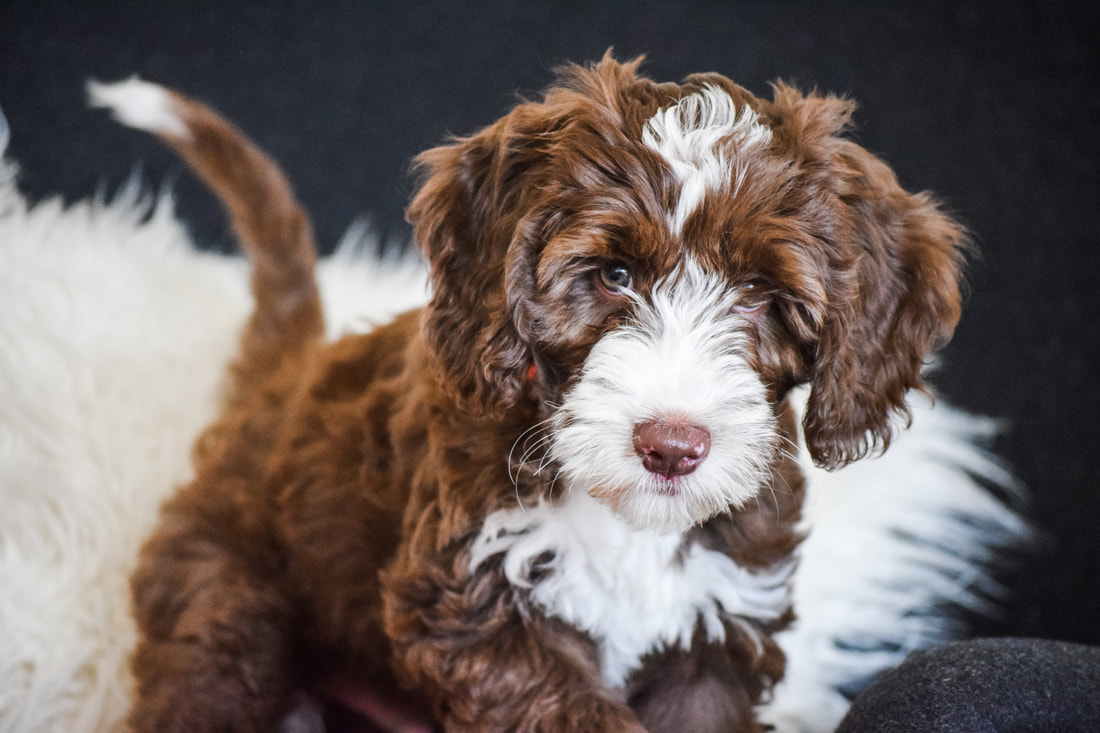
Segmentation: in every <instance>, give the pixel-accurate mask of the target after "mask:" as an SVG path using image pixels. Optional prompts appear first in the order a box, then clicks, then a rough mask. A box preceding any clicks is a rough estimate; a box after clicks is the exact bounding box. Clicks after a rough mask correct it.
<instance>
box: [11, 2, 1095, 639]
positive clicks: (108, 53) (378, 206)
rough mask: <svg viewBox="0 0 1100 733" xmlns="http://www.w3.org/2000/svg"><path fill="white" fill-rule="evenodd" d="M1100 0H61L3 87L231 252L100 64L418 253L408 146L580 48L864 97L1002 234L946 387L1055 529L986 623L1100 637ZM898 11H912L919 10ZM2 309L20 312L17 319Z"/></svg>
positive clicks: (485, 113) (207, 206) (954, 204)
mask: <svg viewBox="0 0 1100 733" xmlns="http://www.w3.org/2000/svg"><path fill="white" fill-rule="evenodd" d="M1095 5H1096V4H1095V3H1034V4H1032V3H1021V2H1004V3H995V4H994V3H990V4H968V3H959V2H940V1H936V2H922V3H907V4H901V3H897V4H893V3H879V2H866V3H841V2H792V3H781V2H741V3H736V2H725V3H721V2H703V1H701V0H694V1H688V2H673V1H672V0H662V1H660V2H631V3H621V4H616V3H611V2H602V1H599V0H596V1H594V2H557V3H535V2H487V3H477V4H474V3H458V2H431V1H427V0H422V1H420V2H374V3H365V2H327V3H322V2H287V1H274V0H269V1H267V2H229V1H222V2H108V1H104V2H46V1H43V0H37V1H32V2H24V1H22V0H17V1H16V2H12V1H11V0H8V2H7V3H4V4H3V5H0V105H2V106H3V109H4V111H5V113H6V114H7V116H8V118H9V121H10V123H11V128H12V130H11V132H12V143H11V148H10V153H11V155H12V156H13V157H14V158H15V159H16V160H17V161H19V163H20V164H21V166H22V169H23V174H22V182H23V186H24V188H25V189H26V190H27V191H28V192H29V193H30V194H31V195H32V196H34V197H42V196H47V195H52V194H55V193H60V194H63V195H64V196H65V197H66V198H68V199H73V198H77V197H83V196H87V195H89V194H91V193H93V192H94V191H96V190H97V189H102V188H105V189H106V190H108V191H110V190H112V189H113V188H115V187H117V186H118V185H119V184H120V183H121V182H123V181H124V180H125V179H126V177H127V176H128V175H129V174H130V173H131V172H132V171H133V170H134V169H135V167H136V166H138V165H140V166H141V170H142V172H143V175H144V176H145V178H146V180H147V181H149V182H151V183H152V184H153V185H157V186H159V185H162V184H164V183H165V182H170V183H172V184H173V185H174V187H175V189H176V191H177V193H178V195H179V198H180V200H181V201H180V205H179V210H180V211H181V213H182V216H183V218H184V219H186V220H187V221H188V222H189V223H190V224H191V226H192V229H193V231H194V233H195V235H196V236H197V237H198V238H199V240H200V241H202V242H203V243H204V244H205V245H206V246H210V247H216V248H226V247H229V246H231V242H232V238H231V236H230V235H229V233H228V229H227V226H226V224H225V221H224V219H223V218H222V216H221V213H220V211H219V210H218V209H217V207H216V205H215V204H214V203H213V202H212V201H211V199H210V197H209V196H208V195H207V194H206V193H205V191H203V190H202V189H201V187H200V186H199V185H198V184H197V183H195V182H194V180H193V179H191V178H190V177H189V175H188V174H187V173H185V172H184V171H183V167H182V165H181V164H180V163H179V162H178V161H177V160H176V159H175V158H173V157H172V156H171V155H169V154H168V153H166V152H165V151H163V150H162V149H161V148H160V147H158V146H157V145H156V144H154V143H152V142H150V141H149V140H148V139H147V138H145V137H143V136H141V135H138V134H134V133H132V132H130V131H127V130H124V129H122V128H119V127H118V126H115V125H113V124H112V123H110V122H108V121H107V119H106V116H105V115H103V114H102V113H96V112H91V111H89V110H87V109H85V108H84V106H83V84H84V81H85V79H87V78H88V77H97V78H100V79H105V80H114V79H118V78H120V77H123V76H127V75H130V74H132V73H135V72H136V73H139V74H141V75H142V76H143V77H145V78H148V79H150V80H154V81H158V82H161V83H165V84H169V85H172V86H176V87H179V88H180V89H182V90H185V91H187V92H188V93H190V94H193V95H195V96H198V97H200V98H202V99H204V100H206V101H208V102H210V103H211V104H213V105H214V106H215V107H217V108H218V109H220V110H221V111H222V112H224V113H225V114H226V115H227V116H228V117H229V118H231V119H232V120H234V121H235V122H237V123H238V124H239V125H240V126H241V127H242V128H243V129H244V130H246V131H247V132H248V133H249V134H250V135H251V136H252V137H253V138H254V139H255V140H257V141H258V142H259V144H260V145H261V146H262V147H264V148H265V149H267V150H268V151H270V152H272V153H273V154H274V155H275V157H276V158H277V159H279V160H280V161H281V162H282V164H283V165H284V166H285V168H286V169H287V171H288V173H289V176H290V178H291V180H292V181H293V182H294V184H295V186H296V188H297V190H298V192H299V194H300V196H301V198H302V199H303V201H304V202H305V204H306V206H307V207H308V209H309V210H310V211H311V212H312V214H313V215H314V217H315V223H316V227H317V231H318V236H319V240H320V242H321V244H322V246H323V247H325V248H331V247H332V246H333V245H334V244H335V243H336V241H337V240H338V239H339V237H340V235H341V233H342V232H343V231H344V229H345V228H346V227H347V226H348V224H349V223H351V221H352V220H353V219H355V218H356V217H358V216H360V215H362V214H365V213H369V214H370V215H371V217H372V219H373V221H374V222H375V224H376V226H377V228H378V229H379V231H380V232H382V233H384V234H388V235H390V236H391V237H392V238H393V242H394V244H395V246H397V245H399V244H400V243H401V242H402V241H404V240H405V239H407V237H408V230H407V227H406V226H405V225H404V223H403V220H402V207H403V205H404V203H405V201H406V198H407V196H408V194H409V192H410V189H411V185H410V179H409V177H408V175H407V172H408V161H409V159H410V158H411V157H412V156H413V155H414V154H415V153H416V152H417V151H419V150H422V149H423V148H425V147H428V146H430V145H433V144H435V143H437V142H439V141H440V140H441V139H442V138H443V137H444V135H446V134H447V133H451V132H454V133H467V132H471V131H473V130H475V129H477V128H478V127H480V126H482V125H484V124H487V123H489V122H491V121H492V120H493V119H495V118H496V117H497V116H499V115H500V114H501V113H503V112H504V111H505V110H506V109H508V108H509V106H510V105H511V104H512V103H513V101H514V100H515V98H516V94H517V93H522V94H527V95H533V94H536V93H537V92H538V90H539V89H541V88H542V87H544V86H545V85H546V84H547V83H548V82H549V81H550V79H551V73H550V69H551V68H552V67H554V66H556V65H558V64H560V63H562V62H564V61H567V60H577V61H584V60H592V59H596V58H598V57H599V56H600V55H601V54H602V53H603V52H604V50H605V49H607V48H608V47H609V46H614V47H615V50H616V53H617V54H618V55H619V56H620V57H629V56H632V55H634V54H638V53H646V54H648V57H649V61H648V63H647V64H646V67H645V69H646V71H647V72H648V73H649V74H650V75H651V76H654V77H656V78H659V79H662V80H665V79H679V78H681V77H683V76H684V75H686V74H688V73H691V72H695V71H720V72H723V73H725V74H727V75H728V76H730V77H732V78H734V79H735V80H736V81H738V82H740V83H741V84H743V85H745V86H747V87H749V88H750V89H752V90H754V91H756V92H757V93H759V94H768V93H769V92H768V87H767V82H768V81H769V80H771V79H775V78H780V77H781V78H783V79H786V80H788V81H791V82H794V83H795V84H797V85H799V86H801V87H803V88H809V87H818V88H820V89H822V90H827V91H835V92H841V93H844V94H848V95H850V96H852V97H853V98H855V99H856V100H858V101H859V102H860V105H861V107H860V110H859V112H858V114H857V123H858V127H857V130H856V133H855V135H856V137H857V139H858V140H859V141H860V142H862V143H863V144H864V145H865V146H866V147H868V148H869V149H871V150H872V151H874V152H876V153H878V154H880V155H882V156H883V157H884V158H885V159H886V160H888V161H889V162H890V163H891V164H892V165H893V166H894V167H895V169H896V170H897V172H898V174H899V176H900V178H901V180H902V182H903V183H904V184H905V185H906V186H907V187H909V188H911V189H931V190H934V191H936V192H937V193H938V194H939V195H940V196H941V197H942V198H943V199H944V200H945V201H946V202H947V204H948V206H949V207H950V209H951V210H952V211H953V212H955V213H956V214H957V215H958V216H959V217H960V218H961V219H962V220H963V221H965V222H966V223H967V225H969V226H970V227H971V228H972V230H973V232H974V233H975V235H976V237H977V239H978V240H979V241H980V244H981V249H982V253H983V255H982V258H981V259H980V260H978V261H976V262H975V263H974V264H973V267H972V272H971V276H970V282H971V295H970V297H969V302H968V305H967V309H966V312H965V315H964V318H963V321H962V324H961V325H960V327H959V330H958V333H957V335H956V338H955V340H954V341H953V342H952V343H951V345H950V346H949V347H948V348H947V349H946V350H945V351H944V356H943V368H942V370H941V372H940V374H939V376H938V377H937V380H936V381H937V383H938V386H939V388H940V389H941V391H942V392H943V393H944V394H945V395H946V396H947V397H948V398H949V399H950V400H951V401H953V402H955V403H957V404H960V405H962V406H964V407H967V408H970V409H972V410H976V411H978V412H982V413H985V414H989V415H994V416H997V417H1000V418H1004V419H1005V424H1006V426H1007V432H1006V434H1005V435H1004V437H1003V438H1002V439H1001V440H1000V441H999V442H998V444H997V450H998V452H999V453H1000V454H1001V455H1003V456H1004V457H1005V458H1006V459H1007V460H1008V461H1010V462H1011V463H1012V465H1013V466H1014V467H1015V469H1016V471H1017V472H1018V474H1019V475H1020V476H1021V477H1022V478H1023V480H1024V481H1025V482H1026V483H1027V484H1028V485H1029V486H1030V487H1031V489H1032V491H1033V493H1034V499H1033V507H1032V509H1031V514H1032V516H1033V518H1034V519H1035V521H1036V522H1037V523H1038V524H1039V525H1040V527H1041V528H1043V529H1045V530H1047V531H1048V532H1049V533H1050V537H1051V539H1052V542H1051V544H1050V545H1049V547H1048V548H1047V551H1046V552H1044V553H1041V554H1039V555H1036V556H1033V557H1030V558H1028V559H1026V560H1025V561H1024V562H1023V565H1022V567H1021V569H1020V571H1019V573H1017V574H1016V575H1015V576H1013V577H1011V578H1009V579H1008V580H1009V582H1010V583H1011V585H1012V587H1013V590H1014V591H1015V593H1016V595H1015V599H1014V600H1013V601H1012V603H1011V604H1010V605H1009V606H1008V608H1007V609H1006V615H1005V618H1004V620H1003V621H1002V622H1001V623H997V624H986V625H984V626H983V627H982V632H983V633H1008V634H1013V635H1033V636H1045V637H1055V638H1061V639H1067V640H1074V641H1086V642H1091V643H1100V623H1098V619H1100V528H1098V524H1100V485H1098V480H1097V470H1096V466H1097V463H1098V460H1097V457H1096V450H1097V445H1098V444H1100V418H1098V416H1097V411H1098V408H1100V387H1098V385H1097V381H1096V378H1095V372H1096V371H1097V367H1098V366H1100V309H1098V305H1100V295H1098V293H1097V291H1098V289H1100V255H1098V253H1097V247H1098V240H1100V226H1098V224H1100V214H1098V210H1100V172H1098V167H1100V123H1098V121H1100V83H1098V78H1100V66H1098V63H1097V61H1098V48H1100V33H1098V28H1100V13H1098V12H1097V11H1096V10H1094V9H1093V6H1095ZM895 6H896V7H895ZM0 317H2V314H0Z"/></svg>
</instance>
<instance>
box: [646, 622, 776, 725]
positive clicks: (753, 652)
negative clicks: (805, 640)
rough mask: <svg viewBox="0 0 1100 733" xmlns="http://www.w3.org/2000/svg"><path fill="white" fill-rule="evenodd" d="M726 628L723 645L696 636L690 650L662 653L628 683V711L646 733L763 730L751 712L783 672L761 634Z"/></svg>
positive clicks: (771, 646) (772, 647)
mask: <svg viewBox="0 0 1100 733" xmlns="http://www.w3.org/2000/svg"><path fill="white" fill-rule="evenodd" d="M750 629H751V627H749V626H746V627H740V626H734V625H728V626H727V629H726V641H725V643H723V644H715V643H713V642H708V641H707V640H706V639H705V638H704V635H703V634H702V633H697V634H696V638H695V639H694V643H693V644H692V648H691V649H690V650H683V649H671V650H665V651H663V652H660V653H658V654H655V655H654V656H653V657H651V658H650V659H648V660H647V663H646V664H645V666H644V667H643V668H642V669H641V670H640V671H639V672H638V673H637V674H636V675H634V677H633V678H632V679H631V680H630V682H629V684H628V690H627V694H628V696H629V702H630V705H631V707H632V708H633V709H634V710H635V711H636V712H637V714H638V717H639V718H640V719H641V721H642V722H643V723H644V724H645V729H646V730H647V731H650V733H662V732H667V733H676V732H678V731H693V732H696V733H727V732H728V731H740V732H742V733H750V732H753V733H755V732H757V731H761V730H763V729H762V728H761V727H760V726H759V724H757V723H756V716H755V712H754V708H755V705H756V703H758V702H759V701H760V696H761V694H762V693H763V691H764V689H765V687H767V686H768V685H770V684H772V683H774V682H775V681H776V680H778V679H779V677H781V676H782V674H783V667H784V658H783V653H782V651H781V650H780V649H779V647H778V645H776V643H775V642H774V641H773V640H772V639H771V637H770V636H768V635H767V634H766V633H756V632H754V631H751V630H750Z"/></svg>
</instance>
